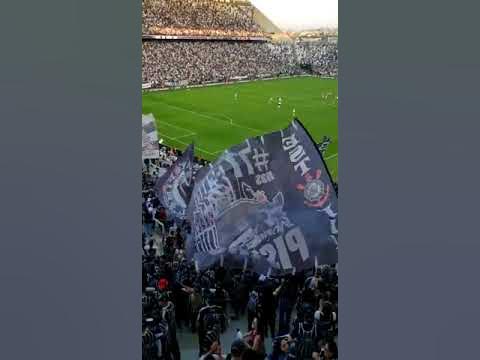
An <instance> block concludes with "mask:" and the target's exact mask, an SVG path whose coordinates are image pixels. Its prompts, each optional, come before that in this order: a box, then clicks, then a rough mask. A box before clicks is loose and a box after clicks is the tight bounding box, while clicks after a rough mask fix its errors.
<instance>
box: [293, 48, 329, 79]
mask: <svg viewBox="0 0 480 360" xmlns="http://www.w3.org/2000/svg"><path fill="white" fill-rule="evenodd" d="M295 48H296V54H297V59H298V62H299V63H300V64H305V65H310V66H312V68H313V70H314V72H316V73H319V74H321V75H326V76H331V77H336V76H337V75H338V48H337V44H336V43H330V42H325V41H323V42H320V41H305V42H298V43H297V44H296V47H295Z"/></svg>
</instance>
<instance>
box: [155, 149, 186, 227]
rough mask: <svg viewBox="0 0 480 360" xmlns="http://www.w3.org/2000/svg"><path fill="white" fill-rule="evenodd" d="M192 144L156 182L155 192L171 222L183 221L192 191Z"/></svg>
mask: <svg viewBox="0 0 480 360" xmlns="http://www.w3.org/2000/svg"><path fill="white" fill-rule="evenodd" d="M192 175H193V144H191V145H189V146H188V148H187V149H186V150H185V152H184V153H183V155H182V156H181V157H180V158H178V159H177V161H175V163H174V164H173V165H172V166H171V167H170V168H169V169H168V171H167V172H166V173H165V175H163V176H162V177H160V178H159V179H158V180H157V183H156V184H155V192H156V194H157V197H158V198H159V200H160V203H161V204H162V206H164V207H165V209H167V213H168V214H169V216H170V217H171V218H172V220H177V221H181V220H183V219H185V211H186V209H187V206H188V203H189V201H190V196H191V195H192V190H193V178H192Z"/></svg>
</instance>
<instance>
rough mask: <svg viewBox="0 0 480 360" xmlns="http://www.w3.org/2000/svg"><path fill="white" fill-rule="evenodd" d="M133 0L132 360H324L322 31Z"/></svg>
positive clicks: (329, 238)
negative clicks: (138, 212)
mask: <svg viewBox="0 0 480 360" xmlns="http://www.w3.org/2000/svg"><path fill="white" fill-rule="evenodd" d="M255 3H256V2H255V1H247V0H143V1H142V6H143V16H142V113H143V116H142V129H143V132H142V134H143V139H142V143H143V150H142V161H143V170H142V193H143V197H142V215H143V217H142V219H143V221H142V222H143V231H142V248H143V255H142V266H143V271H142V339H143V351H142V354H143V359H145V360H153V359H166V360H177V359H202V360H210V359H216V360H220V359H242V360H243V359H271V360H277V359H279V360H280V359H282V360H283V359H338V345H337V341H338V339H337V335H338V329H337V317H338V280H337V279H338V277H337V250H338V229H337V212H338V210H337V194H338V185H337V179H338V168H337V164H338V120H337V118H338V87H337V76H338V50H337V43H338V41H337V39H338V36H337V34H338V33H337V30H336V29H330V28H321V29H316V30H312V29H304V30H299V31H291V30H288V31H287V30H285V29H284V28H281V27H280V26H278V25H277V24H276V23H275V21H274V20H272V19H271V18H270V14H269V13H267V12H265V11H262V10H261V9H260V8H259V7H258V6H256V4H255Z"/></svg>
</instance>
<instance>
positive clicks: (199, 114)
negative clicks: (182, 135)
mask: <svg viewBox="0 0 480 360" xmlns="http://www.w3.org/2000/svg"><path fill="white" fill-rule="evenodd" d="M162 104H164V105H167V106H170V107H171V108H174V109H179V110H183V111H187V112H189V113H192V114H195V115H198V116H203V117H205V118H207V119H213V120H217V121H221V122H223V123H227V122H226V121H224V120H221V119H219V118H216V117H213V116H208V115H205V114H202V113H199V112H196V111H193V110H189V109H185V108H182V107H179V106H174V105H170V104H167V103H164V102H162ZM227 124H230V125H233V126H236V127H239V128H243V129H248V130H252V131H255V132H258V133H261V134H262V133H263V131H261V130H258V129H254V128H251V127H248V126H242V125H238V124H235V123H233V122H232V123H227Z"/></svg>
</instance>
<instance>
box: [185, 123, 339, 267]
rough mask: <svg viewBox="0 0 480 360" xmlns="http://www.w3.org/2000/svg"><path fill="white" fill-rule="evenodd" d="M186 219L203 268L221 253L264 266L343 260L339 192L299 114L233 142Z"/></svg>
mask: <svg viewBox="0 0 480 360" xmlns="http://www.w3.org/2000/svg"><path fill="white" fill-rule="evenodd" d="M187 218H188V220H189V221H190V223H191V233H190V234H189V235H188V241H187V252H188V255H189V257H190V258H193V260H195V261H196V264H197V266H198V268H199V269H203V268H206V267H208V266H211V265H212V264H213V263H215V262H217V261H218V260H220V259H223V261H224V262H227V261H232V262H238V263H241V262H242V261H243V263H244V264H245V261H248V262H249V263H250V264H253V266H254V268H255V269H256V270H259V271H265V270H267V269H268V268H271V269H275V270H278V271H292V270H293V269H294V268H295V269H296V270H298V271H300V270H303V269H306V268H311V267H313V266H314V265H315V264H319V265H320V264H334V263H336V262H337V233H338V231H337V195H336V193H335V190H334V187H333V183H332V181H331V178H330V175H329V173H328V170H327V169H326V167H325V163H324V162H323V159H322V158H321V155H320V152H319V151H318V148H317V147H316V144H315V143H314V142H313V140H312V139H311V137H310V135H309V134H308V133H307V132H306V130H305V129H304V127H303V126H302V125H301V124H300V122H298V121H296V120H294V121H293V122H292V123H291V125H290V126H289V127H288V128H286V129H284V130H282V131H277V132H273V133H270V134H267V135H264V136H260V137H255V138H250V139H247V140H246V141H245V142H244V143H242V144H239V145H236V146H233V147H232V148H230V149H228V150H226V151H225V152H224V153H223V154H222V155H221V156H220V157H219V158H218V160H217V161H215V163H213V164H211V165H210V168H208V171H203V172H202V173H201V174H198V175H197V179H196V181H195V187H194V190H193V193H192V197H191V201H190V205H189V207H188V210H187ZM245 259H247V260H245Z"/></svg>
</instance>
